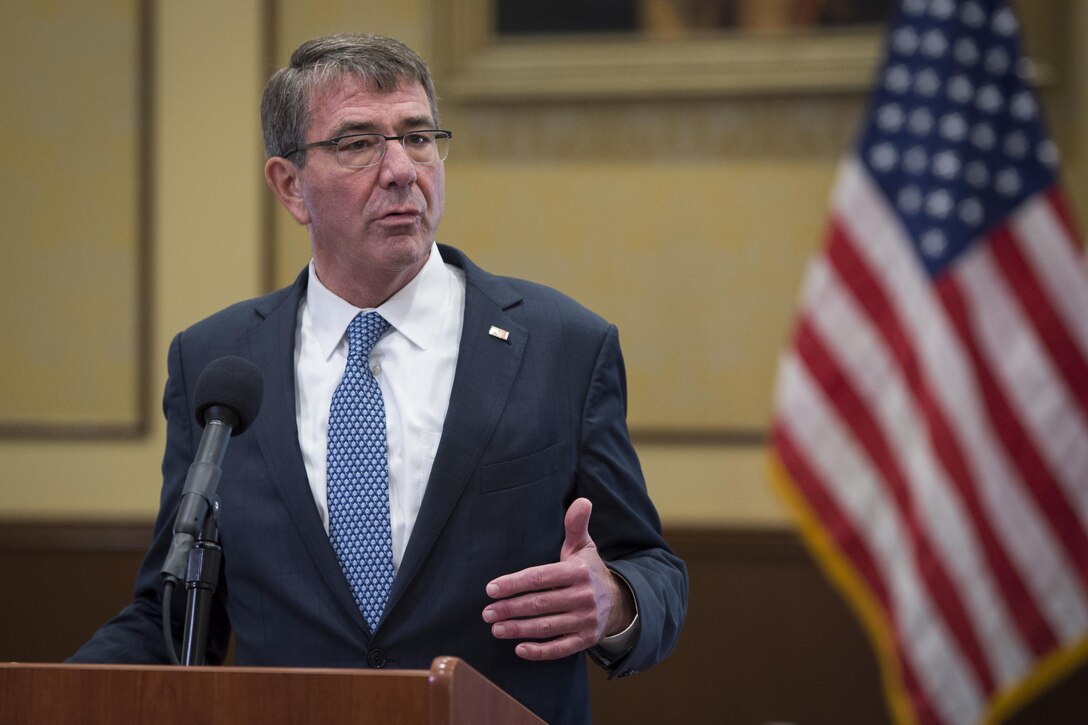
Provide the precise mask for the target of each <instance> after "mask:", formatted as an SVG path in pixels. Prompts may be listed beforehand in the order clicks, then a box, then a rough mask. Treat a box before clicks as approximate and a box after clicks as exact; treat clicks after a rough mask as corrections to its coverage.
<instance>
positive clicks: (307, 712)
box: [0, 657, 543, 725]
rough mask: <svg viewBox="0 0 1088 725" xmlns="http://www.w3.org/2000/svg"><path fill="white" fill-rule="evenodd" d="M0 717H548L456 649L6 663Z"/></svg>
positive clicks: (177, 720)
mask: <svg viewBox="0 0 1088 725" xmlns="http://www.w3.org/2000/svg"><path fill="white" fill-rule="evenodd" d="M0 723H20V724H21V723H33V724H34V725H82V724H83V723H87V724H88V725H90V724H92V723H93V724H94V725H114V724H116V725H122V723H123V724H124V725H132V724H133V723H141V724H147V725H247V724H249V723H254V724H256V723H260V724H262V725H264V724H265V723H268V724H274V723H321V724H322V725H339V724H340V723H358V724H367V723H375V724H376V723H382V724H383V725H484V724H486V723H502V724H503V725H507V724H510V725H522V724H523V723H524V724H525V725H528V724H529V723H543V720H541V719H539V718H538V717H536V716H535V715H533V714H532V713H531V712H530V711H529V710H528V709H526V708H525V707H524V706H522V705H521V704H520V703H519V702H517V701H516V700H514V699H513V698H512V697H510V696H509V695H507V694H506V693H505V692H503V691H502V690H500V689H499V688H498V687H496V686H495V685H494V684H492V683H491V682H490V681H489V680H487V679H486V678H485V677H484V676H483V675H481V674H480V673H478V672H477V671H476V670H474V669H472V667H470V666H469V665H468V664H467V663H466V662H464V661H463V660H460V659H458V658H456V657H438V658H436V659H435V660H434V661H433V662H432V663H431V669H430V670H338V669H287V668H264V667H169V666H142V665H52V664H18V663H11V664H0Z"/></svg>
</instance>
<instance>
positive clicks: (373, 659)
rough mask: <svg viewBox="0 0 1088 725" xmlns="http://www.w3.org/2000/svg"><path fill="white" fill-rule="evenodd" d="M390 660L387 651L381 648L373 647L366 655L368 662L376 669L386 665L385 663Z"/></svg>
mask: <svg viewBox="0 0 1088 725" xmlns="http://www.w3.org/2000/svg"><path fill="white" fill-rule="evenodd" d="M388 661H389V660H388V658H387V657H386V656H385V652H382V651H381V650H380V649H372V650H370V652H368V653H367V655H366V663H367V664H368V665H370V666H371V667H373V668H374V669H376V670H380V669H381V668H383V667H385V663H386V662H388Z"/></svg>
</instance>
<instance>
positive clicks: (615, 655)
mask: <svg viewBox="0 0 1088 725" xmlns="http://www.w3.org/2000/svg"><path fill="white" fill-rule="evenodd" d="M612 573H613V574H615V575H616V578H617V579H619V580H620V581H621V582H623V585H624V586H625V587H627V591H629V592H630V593H631V602H632V604H634V607H635V618H634V619H632V620H631V624H629V625H627V628H626V629H624V630H623V631H622V632H617V633H616V634H613V635H611V636H609V637H601V641H600V642H598V643H597V645H596V650H597V652H598V653H599V654H601V655H602V656H603V657H604V658H606V659H608V660H611V661H615V660H618V659H619V658H620V657H622V656H624V655H625V654H627V653H628V652H630V651H631V650H632V649H633V648H634V646H635V639H636V638H637V637H638V633H639V631H640V630H641V625H640V624H639V621H638V601H637V600H636V599H635V592H634V590H633V589H631V585H630V584H628V583H627V580H626V579H624V578H623V577H622V576H620V574H619V573H618V572H616V571H615V570H614V569H613V570H612Z"/></svg>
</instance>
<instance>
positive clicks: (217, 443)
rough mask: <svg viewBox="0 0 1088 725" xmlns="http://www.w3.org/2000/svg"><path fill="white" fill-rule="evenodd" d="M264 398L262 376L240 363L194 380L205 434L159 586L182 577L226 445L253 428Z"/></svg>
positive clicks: (228, 362)
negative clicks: (233, 438) (252, 425)
mask: <svg viewBox="0 0 1088 725" xmlns="http://www.w3.org/2000/svg"><path fill="white" fill-rule="evenodd" d="M263 392H264V382H263V380H262V378H261V371H260V370H259V369H258V368H257V366H256V365H254V364H253V363H251V362H250V361H249V360H245V359H243V358H240V357H233V356H227V357H221V358H217V359H215V360H212V361H211V362H210V363H208V364H207V365H206V366H205V367H204V370H203V371H202V372H201V373H200V377H198V378H197V381H196V388H195V390H194V392H193V398H194V401H195V403H196V413H195V415H196V422H197V423H198V424H199V425H200V426H202V427H203V428H204V433H203V435H201V437H200V445H199V446H198V447H197V451H196V458H195V459H194V460H193V463H192V465H190V466H189V472H188V474H187V475H186V477H185V487H184V488H183V489H182V492H181V503H180V505H179V507H178V513H177V517H176V518H175V519H174V539H173V541H172V542H171V544H170V552H169V553H168V554H167V555H166V559H165V561H164V562H163V566H162V570H161V573H162V577H163V579H164V580H167V581H173V582H178V581H181V579H182V577H183V576H184V575H185V570H186V565H187V559H188V555H189V551H190V550H191V549H192V548H193V542H194V541H195V539H196V538H197V537H198V536H199V535H200V533H201V531H202V530H203V528H204V522H205V519H207V516H208V511H209V509H210V508H211V506H212V502H213V501H214V500H215V493H216V489H217V488H218V486H219V477H220V476H221V475H222V470H221V469H220V465H221V464H222V462H223V456H224V454H225V453H226V451H227V443H228V441H229V440H230V438H231V437H232V436H236V435H238V434H239V433H242V432H243V431H244V430H245V429H246V428H248V427H249V426H250V424H252V423H253V420H254V418H256V417H257V413H258V411H260V409H261V396H262V394H263Z"/></svg>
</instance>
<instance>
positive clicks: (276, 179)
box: [264, 156, 310, 224]
mask: <svg viewBox="0 0 1088 725" xmlns="http://www.w3.org/2000/svg"><path fill="white" fill-rule="evenodd" d="M301 172H302V170H301V169H300V168H298V167H297V166H295V165H294V164H293V163H291V162H290V161H288V160H287V159H285V158H283V157H282V156H273V157H272V158H270V159H269V160H268V161H266V162H265V165H264V180H265V181H266V182H268V186H269V188H270V189H272V191H273V192H274V193H275V194H276V198H278V199H279V200H280V203H281V204H283V208H284V209H286V210H287V211H289V212H290V213H291V216H293V217H294V218H295V221H297V222H298V223H299V224H309V223H310V212H309V210H308V209H307V208H306V202H305V200H304V199H303V197H302V180H301V179H300V178H299V174H300V173H301Z"/></svg>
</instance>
